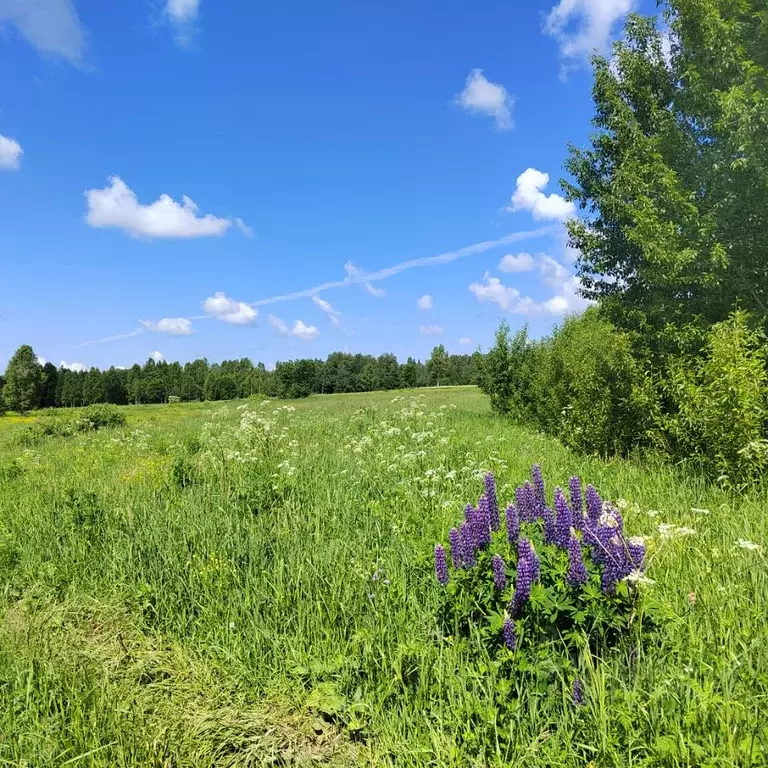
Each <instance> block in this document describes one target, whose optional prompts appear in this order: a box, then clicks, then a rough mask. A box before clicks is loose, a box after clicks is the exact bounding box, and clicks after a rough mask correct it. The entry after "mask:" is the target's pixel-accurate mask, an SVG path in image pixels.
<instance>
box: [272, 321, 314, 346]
mask: <svg viewBox="0 0 768 768" xmlns="http://www.w3.org/2000/svg"><path fill="white" fill-rule="evenodd" d="M267 320H268V321H269V324H270V325H271V326H272V327H273V328H274V329H275V330H276V331H277V332H278V333H279V334H280V335H281V336H295V337H296V338H297V339H302V340H303V341H313V340H314V339H316V338H317V337H318V336H319V335H320V331H318V330H317V328H315V326H314V325H307V324H306V323H304V321H303V320H296V322H294V324H293V327H292V328H289V327H288V325H287V324H286V323H285V321H283V320H281V319H280V318H279V317H277V316H276V315H269V317H267Z"/></svg>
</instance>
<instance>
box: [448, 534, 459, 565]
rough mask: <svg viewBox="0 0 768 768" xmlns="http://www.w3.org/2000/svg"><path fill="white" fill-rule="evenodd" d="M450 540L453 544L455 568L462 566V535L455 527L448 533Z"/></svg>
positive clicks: (452, 551) (452, 556) (452, 558)
mask: <svg viewBox="0 0 768 768" xmlns="http://www.w3.org/2000/svg"><path fill="white" fill-rule="evenodd" d="M448 541H449V542H450V544H451V560H452V561H453V567H454V568H461V564H462V563H461V536H460V535H459V532H458V531H457V530H456V529H455V528H451V530H450V531H449V533H448Z"/></svg>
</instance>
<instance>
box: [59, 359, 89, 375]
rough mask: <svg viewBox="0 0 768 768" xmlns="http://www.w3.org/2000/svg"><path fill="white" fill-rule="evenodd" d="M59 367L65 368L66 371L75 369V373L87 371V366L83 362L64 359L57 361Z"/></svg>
mask: <svg viewBox="0 0 768 768" xmlns="http://www.w3.org/2000/svg"><path fill="white" fill-rule="evenodd" d="M59 368H65V369H66V370H68V371H75V373H82V372H83V371H87V370H88V367H87V366H86V365H85V363H68V362H67V361H66V360H62V361H60V362H59Z"/></svg>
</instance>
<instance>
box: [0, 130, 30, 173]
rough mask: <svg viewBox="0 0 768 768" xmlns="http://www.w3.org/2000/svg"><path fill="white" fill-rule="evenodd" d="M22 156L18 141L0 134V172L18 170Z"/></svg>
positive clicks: (22, 152)
mask: <svg viewBox="0 0 768 768" xmlns="http://www.w3.org/2000/svg"><path fill="white" fill-rule="evenodd" d="M23 154H24V150H23V149H22V148H21V144H19V142H18V141H16V140H15V139H11V138H9V137H8V136H3V135H2V134H1V133H0V170H5V171H15V170H17V169H18V168H20V167H21V156H22V155H23Z"/></svg>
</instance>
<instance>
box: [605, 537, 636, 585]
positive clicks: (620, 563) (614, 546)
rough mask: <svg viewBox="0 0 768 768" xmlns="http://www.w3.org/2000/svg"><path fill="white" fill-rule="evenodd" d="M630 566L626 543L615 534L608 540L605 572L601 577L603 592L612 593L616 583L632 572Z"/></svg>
mask: <svg viewBox="0 0 768 768" xmlns="http://www.w3.org/2000/svg"><path fill="white" fill-rule="evenodd" d="M630 568H631V566H630ZM630 568H628V566H627V557H626V550H625V548H624V545H623V544H622V542H621V541H620V539H619V537H618V536H616V535H615V534H614V536H613V537H612V538H611V539H610V540H609V542H608V550H607V552H606V553H605V557H604V560H603V573H602V577H601V579H600V583H601V586H602V588H603V592H605V593H606V594H607V595H612V594H613V593H614V591H615V590H616V583H617V582H618V581H619V580H620V579H623V578H624V576H626V575H627V574H628V573H629V572H630Z"/></svg>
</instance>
